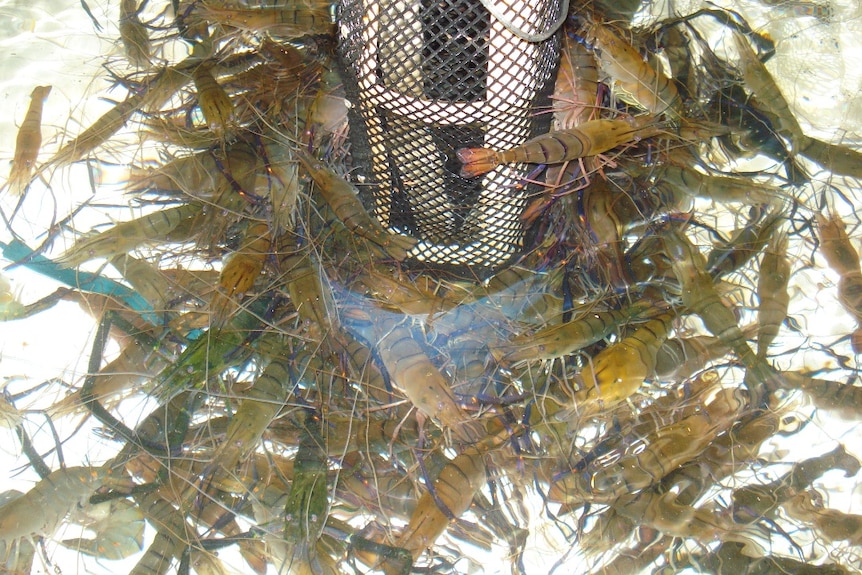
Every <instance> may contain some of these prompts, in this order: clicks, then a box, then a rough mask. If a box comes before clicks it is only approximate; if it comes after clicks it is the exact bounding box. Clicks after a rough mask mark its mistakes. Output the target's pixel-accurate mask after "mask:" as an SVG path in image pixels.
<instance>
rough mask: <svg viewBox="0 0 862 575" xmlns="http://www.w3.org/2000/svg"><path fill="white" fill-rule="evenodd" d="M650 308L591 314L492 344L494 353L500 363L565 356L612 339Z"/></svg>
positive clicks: (640, 306)
mask: <svg viewBox="0 0 862 575" xmlns="http://www.w3.org/2000/svg"><path fill="white" fill-rule="evenodd" d="M646 307H647V306H644V305H637V304H636V305H632V306H629V307H627V308H625V309H621V310H609V311H600V312H592V311H590V312H587V313H585V314H583V315H581V316H579V317H578V318H576V319H573V320H571V321H567V322H566V323H563V324H560V325H554V326H550V327H545V328H542V329H540V330H538V331H536V332H535V333H534V334H532V335H521V336H518V337H516V338H514V339H513V340H512V341H510V342H508V343H502V344H495V345H492V346H490V351H491V353H492V354H493V355H494V357H495V358H496V359H497V360H498V361H504V362H509V363H518V362H521V361H530V360H540V359H553V358H556V357H563V356H565V355H569V354H572V353H574V352H576V351H577V350H579V349H583V348H585V347H587V346H588V345H592V344H594V343H596V342H598V341H601V340H603V339H604V338H606V337H608V336H609V335H611V334H612V333H613V332H614V331H615V330H616V329H617V328H619V326H621V325H623V324H624V323H626V322H627V321H629V320H631V319H633V318H635V317H637V316H638V315H640V314H641V313H643V312H644V310H645V309H646Z"/></svg>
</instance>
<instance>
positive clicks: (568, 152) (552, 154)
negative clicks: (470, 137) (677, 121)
mask: <svg viewBox="0 0 862 575" xmlns="http://www.w3.org/2000/svg"><path fill="white" fill-rule="evenodd" d="M657 133H658V131H657V128H656V127H655V125H651V124H649V123H647V124H644V123H642V122H630V121H628V120H590V121H589V122H584V123H583V124H581V125H580V126H578V127H577V128H571V129H569V130H560V131H558V132H551V133H549V134H543V135H541V136H538V137H536V138H533V139H532V140H528V141H527V142H525V143H523V144H521V145H520V146H516V147H514V148H510V149H508V150H505V151H502V152H498V151H496V150H492V149H490V148H460V149H459V150H458V151H457V154H458V159H459V160H460V161H461V163H462V164H463V165H462V166H461V177H462V178H475V177H476V176H480V175H482V174H484V173H486V172H490V171H491V170H493V169H494V168H496V167H497V166H499V165H500V164H511V163H515V162H524V163H527V164H561V163H563V162H567V161H569V160H575V159H577V158H583V157H586V156H595V155H597V154H601V153H603V152H607V151H608V150H611V149H613V148H616V147H617V146H620V145H622V144H626V143H628V142H632V141H638V140H640V139H641V138H647V137H650V136H654V135H655V134H657Z"/></svg>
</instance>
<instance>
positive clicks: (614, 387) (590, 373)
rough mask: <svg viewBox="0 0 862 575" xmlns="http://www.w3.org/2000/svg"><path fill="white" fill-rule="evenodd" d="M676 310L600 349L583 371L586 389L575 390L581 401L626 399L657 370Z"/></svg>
mask: <svg viewBox="0 0 862 575" xmlns="http://www.w3.org/2000/svg"><path fill="white" fill-rule="evenodd" d="M673 318H674V314H673V313H663V314H661V315H659V316H658V317H656V318H655V319H651V320H650V321H648V322H647V323H645V324H643V325H642V326H641V327H639V328H638V329H637V330H635V332H634V333H633V334H631V335H630V336H628V337H626V338H623V339H622V340H620V341H618V342H617V343H615V344H613V345H612V346H610V347H608V348H607V349H604V350H602V351H600V352H599V353H598V355H596V356H595V357H594V358H593V359H592V360H591V361H590V362H589V363H587V365H586V367H584V369H583V371H582V372H581V378H582V379H583V381H584V385H585V386H586V388H585V389H583V390H581V391H578V392H577V393H576V394H575V403H576V405H575V410H577V409H578V408H579V405H578V404H581V403H583V402H586V401H589V400H594V399H599V400H601V401H602V403H603V405H604V407H608V406H610V405H613V404H615V403H618V402H620V401H624V400H625V399H627V398H628V397H630V396H631V395H632V394H633V393H635V392H636V391H637V390H638V388H639V387H640V386H641V385H643V383H644V381H645V380H646V379H647V378H648V377H651V376H652V375H653V374H654V373H655V365H656V354H657V353H658V350H659V348H660V347H661V345H662V344H663V343H664V341H665V340H666V339H667V336H668V332H669V331H670V328H671V321H672V320H673Z"/></svg>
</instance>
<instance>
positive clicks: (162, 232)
mask: <svg viewBox="0 0 862 575" xmlns="http://www.w3.org/2000/svg"><path fill="white" fill-rule="evenodd" d="M200 211H201V206H200V205H199V204H183V205H180V206H176V207H173V208H169V209H167V210H160V211H157V212H152V213H149V214H146V215H144V216H141V217H140V218H137V219H134V220H130V221H127V222H121V223H119V224H117V225H115V226H114V227H113V228H111V229H109V230H106V231H104V232H101V233H98V234H96V235H94V236H90V237H85V238H82V239H79V240H78V241H76V242H75V244H74V245H73V246H72V247H71V248H69V249H68V250H66V252H65V253H64V254H63V255H61V256H60V257H58V258H57V259H56V262H57V263H58V264H60V265H62V266H64V267H76V266H78V265H80V264H82V263H84V262H86V261H89V260H91V259H94V258H101V257H114V256H117V255H120V254H124V253H126V252H128V251H130V250H133V249H135V248H136V247H138V246H139V245H141V244H144V243H157V242H162V241H166V240H165V236H166V235H167V234H169V233H170V232H171V231H173V230H174V229H175V228H177V227H178V226H179V225H180V224H181V223H182V222H184V221H186V220H188V219H190V218H192V217H194V216H195V215H196V214H198V213H199V212H200Z"/></svg>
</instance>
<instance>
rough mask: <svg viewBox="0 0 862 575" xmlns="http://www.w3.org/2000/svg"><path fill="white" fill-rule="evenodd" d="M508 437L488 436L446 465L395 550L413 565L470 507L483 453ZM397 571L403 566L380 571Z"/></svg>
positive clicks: (482, 469)
mask: <svg viewBox="0 0 862 575" xmlns="http://www.w3.org/2000/svg"><path fill="white" fill-rule="evenodd" d="M510 437H511V434H510V433H509V432H508V431H504V432H500V433H498V434H496V435H491V436H488V437H486V438H485V439H483V440H482V441H481V442H480V443H477V444H475V445H472V446H469V447H467V448H466V449H465V450H464V452H462V453H461V454H459V455H457V456H456V457H455V458H454V459H453V460H452V461H450V462H449V463H448V464H447V465H446V466H445V467H444V468H443V469H442V470H441V471H440V475H439V476H438V477H437V479H435V480H434V483H433V486H432V487H431V488H429V490H428V491H427V492H425V493H424V494H423V495H422V497H421V498H420V499H419V503H418V504H417V505H416V510H415V511H414V512H413V515H412V516H411V518H410V523H409V524H408V525H407V527H406V529H405V530H404V532H402V533H401V535H400V536H399V537H398V540H397V541H396V542H395V546H396V547H399V548H401V549H405V550H406V551H408V552H409V553H410V555H411V556H412V557H413V560H414V561H415V560H416V559H417V558H418V557H419V556H420V555H421V554H422V553H423V552H424V551H425V549H427V548H429V547H432V546H433V545H434V542H435V541H436V540H437V538H438V537H440V535H442V534H443V532H444V531H445V530H446V527H447V526H448V525H449V522H450V521H451V520H452V519H453V518H457V517H460V516H461V515H462V514H463V513H464V512H465V511H466V510H467V509H468V508H469V507H470V504H471V503H472V501H473V497H474V496H475V494H476V492H477V491H478V490H479V488H480V487H481V486H482V485H483V484H484V483H485V472H486V470H485V461H484V456H485V453H487V452H488V451H489V450H491V449H495V448H498V447H500V446H501V445H503V444H504V443H505V442H506V441H507V440H508V439H509V438H510ZM401 569H403V566H400V565H399V566H396V565H394V564H393V563H385V564H384V569H383V570H384V572H385V573H386V574H387V575H392V574H393V573H398V572H400V570H401Z"/></svg>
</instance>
